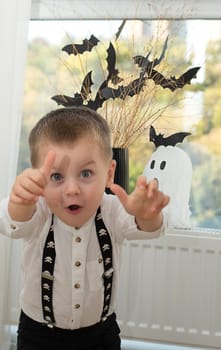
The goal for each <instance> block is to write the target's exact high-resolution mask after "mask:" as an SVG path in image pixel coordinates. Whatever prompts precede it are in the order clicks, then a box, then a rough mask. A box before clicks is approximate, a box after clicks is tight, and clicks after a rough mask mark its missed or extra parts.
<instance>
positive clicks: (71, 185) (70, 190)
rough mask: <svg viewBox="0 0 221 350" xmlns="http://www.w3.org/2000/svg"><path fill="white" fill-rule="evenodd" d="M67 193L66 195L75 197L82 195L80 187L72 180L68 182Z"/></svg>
mask: <svg viewBox="0 0 221 350" xmlns="http://www.w3.org/2000/svg"><path fill="white" fill-rule="evenodd" d="M65 193H66V195H69V196H70V195H74V194H79V193H80V187H79V184H78V182H77V181H76V180H74V179H70V180H68V181H67V182H66V186H65Z"/></svg>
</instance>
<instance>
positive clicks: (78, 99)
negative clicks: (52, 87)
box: [52, 71, 93, 107]
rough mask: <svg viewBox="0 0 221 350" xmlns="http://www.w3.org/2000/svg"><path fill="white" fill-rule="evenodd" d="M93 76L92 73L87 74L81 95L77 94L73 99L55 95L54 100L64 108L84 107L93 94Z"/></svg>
mask: <svg viewBox="0 0 221 350" xmlns="http://www.w3.org/2000/svg"><path fill="white" fill-rule="evenodd" d="M91 74H92V71H90V72H89V73H87V75H86V76H85V77H84V80H83V82H82V86H81V91H80V93H78V92H77V93H75V94H74V96H73V97H71V96H66V95H55V96H53V97H52V100H54V101H56V102H57V104H58V105H63V106H64V107H70V106H78V107H79V106H81V105H83V102H84V101H85V100H86V99H87V98H88V95H89V94H90V93H91V85H93V81H92V79H91Z"/></svg>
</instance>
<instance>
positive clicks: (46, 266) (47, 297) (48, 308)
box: [41, 215, 56, 327]
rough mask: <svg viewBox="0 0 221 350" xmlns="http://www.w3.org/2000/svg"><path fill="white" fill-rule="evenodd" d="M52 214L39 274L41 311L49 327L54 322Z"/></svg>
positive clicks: (54, 255)
mask: <svg viewBox="0 0 221 350" xmlns="http://www.w3.org/2000/svg"><path fill="white" fill-rule="evenodd" d="M53 222H54V215H52V219H51V225H50V228H49V231H48V236H47V238H46V241H45V246H44V250H43V258H42V275H41V300H42V311H43V316H44V320H45V322H46V323H47V324H48V326H49V327H53V325H54V324H55V318H54V312H53V282H54V265H55V257H56V251H55V241H54V228H53Z"/></svg>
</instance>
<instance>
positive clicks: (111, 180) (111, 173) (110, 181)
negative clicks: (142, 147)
mask: <svg viewBox="0 0 221 350" xmlns="http://www.w3.org/2000/svg"><path fill="white" fill-rule="evenodd" d="M116 165H117V163H116V160H114V159H111V161H110V165H109V169H108V177H107V183H106V187H110V185H111V184H113V183H114V175H115V170H116Z"/></svg>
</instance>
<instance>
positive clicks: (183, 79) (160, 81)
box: [147, 67, 200, 91]
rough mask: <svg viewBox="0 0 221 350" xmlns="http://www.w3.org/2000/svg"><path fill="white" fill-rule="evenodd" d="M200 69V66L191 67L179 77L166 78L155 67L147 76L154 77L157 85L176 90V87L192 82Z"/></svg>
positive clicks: (179, 87)
mask: <svg viewBox="0 0 221 350" xmlns="http://www.w3.org/2000/svg"><path fill="white" fill-rule="evenodd" d="M199 69H200V67H193V68H190V69H188V70H187V71H186V72H185V73H183V74H182V75H181V76H180V77H179V78H176V77H174V76H171V77H169V78H165V77H164V75H163V74H161V73H159V72H157V71H156V70H155V69H152V70H151V72H150V73H149V74H148V76H147V78H148V79H152V80H153V81H154V82H155V84H156V85H161V86H162V87H163V88H164V89H166V88H168V89H170V90H171V91H175V90H176V89H181V88H183V87H184V85H186V84H191V80H192V79H193V78H196V74H197V72H198V70H199Z"/></svg>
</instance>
